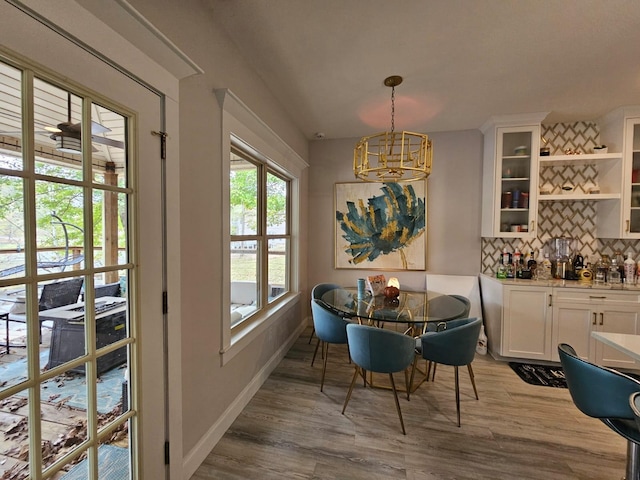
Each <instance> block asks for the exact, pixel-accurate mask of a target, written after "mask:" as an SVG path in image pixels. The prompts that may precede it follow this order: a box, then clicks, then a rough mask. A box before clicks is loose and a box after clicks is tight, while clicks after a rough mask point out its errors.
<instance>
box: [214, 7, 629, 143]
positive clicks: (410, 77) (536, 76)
mask: <svg viewBox="0 0 640 480" xmlns="http://www.w3.org/2000/svg"><path fill="white" fill-rule="evenodd" d="M207 2H208V4H209V7H210V11H211V18H212V21H214V22H215V23H216V25H217V26H218V27H219V28H221V29H223V30H224V31H225V32H226V34H227V35H228V36H229V37H230V38H231V39H232V41H233V42H234V43H235V44H236V45H237V47H238V49H239V51H240V52H241V55H242V56H243V57H244V58H245V59H246V60H247V61H248V62H249V64H250V65H251V66H252V67H253V68H254V69H255V70H256V71H257V72H258V74H259V75H260V77H261V78H262V79H263V81H264V82H265V84H266V85H267V86H268V88H269V89H270V90H271V91H272V92H273V94H274V96H275V97H277V98H278V100H279V101H280V102H281V103H282V104H283V105H284V107H285V109H286V110H287V111H288V113H289V115H290V116H291V118H292V119H293V120H294V122H296V123H297V124H298V125H299V126H300V129H301V130H302V132H303V133H304V134H305V136H306V137H307V138H309V139H313V138H316V137H315V134H316V133H317V132H322V133H324V138H345V137H360V136H363V135H368V134H371V133H372V131H380V130H388V129H389V126H390V117H391V114H390V92H389V89H388V88H386V87H385V86H384V85H383V81H384V79H385V78H386V77H388V76H390V75H400V76H402V77H403V78H404V82H403V83H402V85H401V86H399V87H397V88H396V112H395V124H396V128H397V129H405V130H411V131H416V132H423V133H432V132H438V131H450V130H466V129H476V128H479V127H480V126H481V125H482V124H483V123H484V122H485V121H486V120H487V119H488V118H489V117H490V116H492V115H502V114H516V113H531V112H542V111H548V112H550V114H549V116H548V117H547V118H546V119H545V123H557V122H572V121H579V120H584V121H588V120H595V119H597V118H599V117H600V116H602V115H604V114H606V113H608V112H610V111H611V110H613V109H615V108H617V107H620V106H625V105H638V104H640V56H639V55H638V45H640V8H639V6H638V3H637V1H636V0H607V1H604V0H562V1H557V0H536V1H526V0H514V1H504V0H430V1H425V0H399V1H393V2H391V1H388V0H352V1H344V0H311V1H291V0H269V1H268V2H267V1H264V0H243V1H234V0H207Z"/></svg>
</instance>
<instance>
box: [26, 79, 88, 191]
mask: <svg viewBox="0 0 640 480" xmlns="http://www.w3.org/2000/svg"><path fill="white" fill-rule="evenodd" d="M33 89H34V91H33V95H34V99H33V102H34V105H33V108H34V112H33V115H34V122H35V128H36V132H38V134H37V136H36V172H37V173H41V174H44V175H52V176H57V177H61V178H69V179H75V180H80V179H81V178H82V144H81V137H82V128H81V125H82V123H81V122H82V99H81V98H80V97H78V96H77V95H74V94H72V93H71V92H69V91H67V90H63V89H61V88H58V87H56V86H54V85H51V84H50V83H48V82H45V81H43V80H40V79H38V78H36V79H34V81H33Z"/></svg>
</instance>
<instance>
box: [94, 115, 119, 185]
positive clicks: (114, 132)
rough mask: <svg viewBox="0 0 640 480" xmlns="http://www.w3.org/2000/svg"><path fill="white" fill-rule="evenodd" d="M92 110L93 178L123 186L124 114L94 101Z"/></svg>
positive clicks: (97, 180) (98, 181)
mask: <svg viewBox="0 0 640 480" xmlns="http://www.w3.org/2000/svg"><path fill="white" fill-rule="evenodd" d="M91 114H92V118H91V133H92V135H91V139H92V142H91V143H92V157H91V160H92V162H93V181H94V182H96V183H104V184H107V185H112V186H119V187H126V186H127V176H126V174H127V171H126V168H125V166H126V148H125V146H126V144H125V140H126V132H127V129H126V125H127V123H126V118H125V117H123V116H122V115H120V114H118V113H115V112H114V111H112V110H109V109H108V108H105V107H102V106H100V105H98V104H95V103H94V104H92V105H91Z"/></svg>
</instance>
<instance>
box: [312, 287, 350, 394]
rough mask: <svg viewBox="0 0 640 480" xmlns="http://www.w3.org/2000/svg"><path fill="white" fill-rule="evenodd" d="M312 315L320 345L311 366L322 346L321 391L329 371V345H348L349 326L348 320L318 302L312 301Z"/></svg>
mask: <svg viewBox="0 0 640 480" xmlns="http://www.w3.org/2000/svg"><path fill="white" fill-rule="evenodd" d="M311 314H312V316H313V325H314V328H315V332H316V336H317V337H318V343H316V349H315V350H314V352H313V359H312V360H311V366H312V367H313V363H314V362H315V361H316V355H317V353H318V347H319V346H320V345H322V359H323V362H322V379H321V381H320V391H322V388H323V387H324V377H325V373H326V371H327V358H328V353H329V344H330V343H334V344H343V345H344V344H346V343H347V325H348V324H349V321H348V320H345V319H344V318H342V317H340V316H339V315H336V314H335V313H333V312H332V311H331V310H328V309H327V308H325V307H324V306H323V305H322V303H321V302H320V301H318V300H315V299H314V300H311Z"/></svg>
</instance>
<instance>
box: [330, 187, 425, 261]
mask: <svg viewBox="0 0 640 480" xmlns="http://www.w3.org/2000/svg"><path fill="white" fill-rule="evenodd" d="M425 198H426V183H425V182H416V183H409V184H407V183H337V184H336V185H335V205H336V224H335V242H336V243H335V267H336V268H361V269H363V268H364V269H373V270H425V268H426V250H427V245H426V244H427V235H426V212H427V210H426V202H425Z"/></svg>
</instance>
